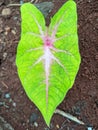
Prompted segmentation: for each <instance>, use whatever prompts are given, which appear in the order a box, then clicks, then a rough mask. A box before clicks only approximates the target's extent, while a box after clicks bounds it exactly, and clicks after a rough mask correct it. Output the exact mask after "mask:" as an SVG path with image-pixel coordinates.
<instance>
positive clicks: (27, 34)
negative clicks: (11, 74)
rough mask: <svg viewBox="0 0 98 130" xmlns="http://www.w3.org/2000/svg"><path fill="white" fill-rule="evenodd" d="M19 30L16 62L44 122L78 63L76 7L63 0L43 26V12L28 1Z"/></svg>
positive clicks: (62, 96) (26, 88) (55, 105)
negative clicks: (20, 29)
mask: <svg viewBox="0 0 98 130" xmlns="http://www.w3.org/2000/svg"><path fill="white" fill-rule="evenodd" d="M21 16H22V26H21V27H22V33H21V40H20V42H19V45H18V49H17V56H16V65H17V68H18V74H19V77H20V80H21V82H22V85H23V87H24V89H25V91H26V94H27V95H28V97H29V98H30V99H31V101H33V102H34V104H35V105H36V106H37V107H38V108H39V110H40V111H41V113H42V115H43V117H44V119H45V121H46V123H47V125H48V126H49V123H50V119H51V117H52V115H53V113H54V111H55V109H56V107H57V106H58V105H59V104H60V103H61V102H62V100H63V99H64V97H65V95H66V93H67V92H68V90H69V89H70V88H71V87H72V85H73V83H74V80H75V77H76V74H77V72H78V69H79V65H80V54H79V49H78V35H77V10H76V4H75V2H74V1H73V0H69V1H68V2H66V3H65V4H64V5H63V6H62V7H61V8H60V9H59V11H58V12H57V13H56V14H55V15H54V17H53V18H52V19H51V23H50V25H49V27H46V26H45V19H44V16H43V14H42V13H41V12H40V11H39V10H38V9H37V8H36V7H35V6H34V5H32V4H30V3H26V4H23V5H22V7H21Z"/></svg>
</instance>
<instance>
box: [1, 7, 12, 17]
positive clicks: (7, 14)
mask: <svg viewBox="0 0 98 130" xmlns="http://www.w3.org/2000/svg"><path fill="white" fill-rule="evenodd" d="M1 14H2V16H10V15H11V10H10V9H9V8H5V9H3V10H2V13H1Z"/></svg>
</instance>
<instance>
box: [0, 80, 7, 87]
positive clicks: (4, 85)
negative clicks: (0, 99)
mask: <svg viewBox="0 0 98 130" xmlns="http://www.w3.org/2000/svg"><path fill="white" fill-rule="evenodd" d="M1 83H2V84H3V86H4V87H6V88H7V89H8V86H7V85H6V84H5V83H4V82H3V81H1Z"/></svg>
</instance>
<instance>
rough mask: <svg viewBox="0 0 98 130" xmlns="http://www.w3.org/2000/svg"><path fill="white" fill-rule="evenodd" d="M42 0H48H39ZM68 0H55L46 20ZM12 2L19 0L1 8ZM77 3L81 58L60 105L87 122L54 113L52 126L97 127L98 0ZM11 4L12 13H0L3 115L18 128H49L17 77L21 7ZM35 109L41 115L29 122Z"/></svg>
mask: <svg viewBox="0 0 98 130" xmlns="http://www.w3.org/2000/svg"><path fill="white" fill-rule="evenodd" d="M43 1H47V0H39V1H37V3H39V2H43ZM48 1H50V0H48ZM65 1H66V0H53V3H54V8H53V9H52V11H51V12H50V13H49V15H48V17H47V24H49V22H50V21H49V18H50V17H52V16H53V15H54V14H55V13H56V12H57V10H58V9H59V8H60V7H61V5H62V4H63V3H64V2H65ZM25 2H27V0H25ZM9 3H19V0H1V2H0V12H2V10H3V9H5V8H7V5H8V4H9ZM76 3H77V7H78V34H79V47H80V53H81V58H82V61H81V66H80V69H79V72H78V75H77V77H76V80H75V83H74V85H73V87H72V89H70V91H69V92H68V93H67V95H66V97H65V99H64V100H63V102H62V103H61V104H60V105H59V106H58V108H60V109H62V110H64V111H65V112H68V113H70V114H72V115H74V116H76V117H77V118H78V119H80V120H82V121H83V122H85V124H86V125H85V126H82V125H79V124H77V123H74V122H72V121H69V120H68V119H66V118H64V117H62V116H60V115H57V114H54V115H53V118H52V120H51V127H50V129H51V130H65V129H66V130H86V129H87V126H92V127H93V130H98V1H97V0H84V1H83V0H79V1H78V0H76ZM8 8H9V9H10V10H11V14H10V15H9V16H2V15H1V14H0V116H2V117H3V118H4V119H5V120H6V121H7V122H8V123H10V124H11V126H12V127H13V128H14V129H15V130H50V129H49V128H48V127H47V126H46V124H45V122H44V120H43V118H42V115H41V113H40V112H39V110H38V109H37V108H36V106H35V105H34V104H33V103H32V102H31V101H30V100H29V99H28V97H27V96H26V94H25V91H24V89H23V87H22V85H21V83H20V80H19V78H18V75H17V69H16V65H15V55H16V48H17V45H18V41H19V39H20V22H21V20H20V11H19V7H18V6H16V7H8ZM32 113H35V115H37V116H38V118H36V119H35V121H36V122H35V123H32V121H31V123H30V119H31V115H32Z"/></svg>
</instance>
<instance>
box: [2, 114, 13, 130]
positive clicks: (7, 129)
mask: <svg viewBox="0 0 98 130" xmlns="http://www.w3.org/2000/svg"><path fill="white" fill-rule="evenodd" d="M0 130H14V128H13V127H12V126H11V125H10V124H9V123H8V122H7V121H5V120H4V118H3V117H1V116H0Z"/></svg>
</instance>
